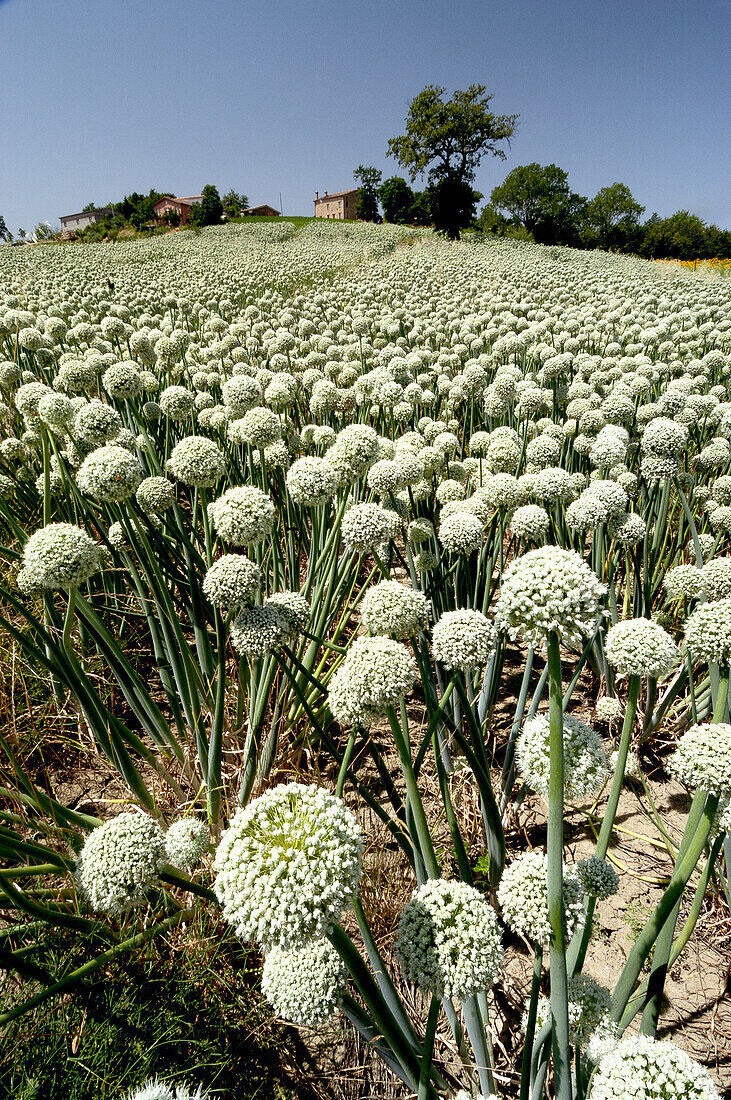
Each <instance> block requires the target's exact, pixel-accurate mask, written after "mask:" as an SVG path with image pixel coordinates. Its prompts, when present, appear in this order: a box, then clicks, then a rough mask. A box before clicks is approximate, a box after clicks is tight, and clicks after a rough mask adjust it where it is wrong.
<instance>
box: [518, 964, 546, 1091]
mask: <svg viewBox="0 0 731 1100" xmlns="http://www.w3.org/2000/svg"><path fill="white" fill-rule="evenodd" d="M542 971H543V945H542V944H540V943H537V944H536V947H535V955H534V956H533V981H532V983H531V989H530V1003H529V1005H528V1022H527V1025H526V1029H525V1047H524V1048H523V1062H522V1066H521V1073H520V1100H530V1066H531V1055H532V1053H533V1040H534V1038H535V1034H536V1019H537V1018H538V997H539V995H540V992H541V973H542Z"/></svg>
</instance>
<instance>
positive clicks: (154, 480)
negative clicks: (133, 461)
mask: <svg viewBox="0 0 731 1100" xmlns="http://www.w3.org/2000/svg"><path fill="white" fill-rule="evenodd" d="M136 497H137V503H138V504H139V506H140V508H141V509H142V511H143V512H147V513H148V514H149V515H157V514H158V513H159V512H164V511H165V510H166V509H167V508H170V507H171V506H172V505H173V504H174V503H175V486H174V485H173V484H172V482H170V481H168V479H167V478H166V477H158V476H154V477H146V478H145V479H144V481H141V482H140V484H139V486H138V488H137V493H136Z"/></svg>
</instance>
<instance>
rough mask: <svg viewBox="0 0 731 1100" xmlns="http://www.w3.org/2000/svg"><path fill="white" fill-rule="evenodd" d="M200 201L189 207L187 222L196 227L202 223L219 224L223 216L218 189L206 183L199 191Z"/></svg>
mask: <svg viewBox="0 0 731 1100" xmlns="http://www.w3.org/2000/svg"><path fill="white" fill-rule="evenodd" d="M201 195H202V197H201V201H200V202H194V203H193V205H192V206H191V208H190V215H189V219H188V220H189V223H190V224H191V225H192V226H195V227H196V228H200V227H201V226H203V225H219V224H220V222H221V219H222V218H223V203H222V202H221V196H220V195H219V193H218V189H217V188H216V187H214V186H213V184H212V183H207V184H206V186H205V187H204V188H203V191H202V192H201Z"/></svg>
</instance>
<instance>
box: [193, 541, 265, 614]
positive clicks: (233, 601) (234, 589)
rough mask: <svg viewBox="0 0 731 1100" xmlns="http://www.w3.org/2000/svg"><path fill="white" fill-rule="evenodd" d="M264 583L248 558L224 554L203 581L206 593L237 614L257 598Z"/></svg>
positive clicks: (226, 609) (257, 569)
mask: <svg viewBox="0 0 731 1100" xmlns="http://www.w3.org/2000/svg"><path fill="white" fill-rule="evenodd" d="M261 582H262V572H261V569H260V568H259V566H258V565H257V564H256V562H253V561H250V559H249V558H247V557H246V555H245V554H224V555H223V557H222V558H219V559H218V560H217V561H214V563H213V565H212V566H211V567H210V569H209V570H208V572H207V573H206V575H205V577H204V578H203V585H202V588H203V591H204V593H205V595H206V596H207V597H208V599H209V600H210V601H211V603H213V604H216V606H217V607H220V608H221V609H222V610H223V611H237V610H238V609H239V608H240V607H243V606H244V604H245V603H248V602H249V600H250V599H251V598H252V597H253V596H254V594H255V593H256V591H257V589H258V588H259V585H260V584H261Z"/></svg>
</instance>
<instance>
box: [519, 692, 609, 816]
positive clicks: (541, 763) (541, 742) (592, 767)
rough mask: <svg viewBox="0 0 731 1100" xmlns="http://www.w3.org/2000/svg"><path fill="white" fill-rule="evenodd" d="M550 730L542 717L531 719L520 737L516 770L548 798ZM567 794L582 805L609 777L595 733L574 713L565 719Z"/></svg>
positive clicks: (598, 738) (604, 757) (603, 753)
mask: <svg viewBox="0 0 731 1100" xmlns="http://www.w3.org/2000/svg"><path fill="white" fill-rule="evenodd" d="M550 737H551V727H550V723H549V721H548V718H547V717H546V716H545V715H543V714H539V715H536V717H535V718H530V719H529V720H528V721H527V722H526V723H525V725H524V726H523V729H522V730H521V732H520V735H519V736H518V741H517V767H518V770H519V771H520V774H521V775H522V776H523V778H524V779H525V781H526V782H527V783H528V785H529V786H530V787H532V788H533V790H534V791H537V792H538V794H540V795H542V797H543V798H548V781H549V771H550ZM563 758H564V795H565V797H566V798H567V799H569V800H570V801H574V802H580V801H581V800H582V799H585V798H586V797H587V796H588V795H591V794H594V793H595V792H596V791H598V790H599V788H600V787H601V786H602V784H603V783H604V782H606V780H607V779H608V778H609V762H608V760H607V756H606V753H605V752H604V749H603V748H602V742H601V738H600V737H599V734H598V733H597V732H596V730H593V729H592V728H591V726H587V725H586V724H585V723H584V722H581V721H580V720H579V719H578V718H574V716H573V715H571V714H565V715H564V716H563Z"/></svg>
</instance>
